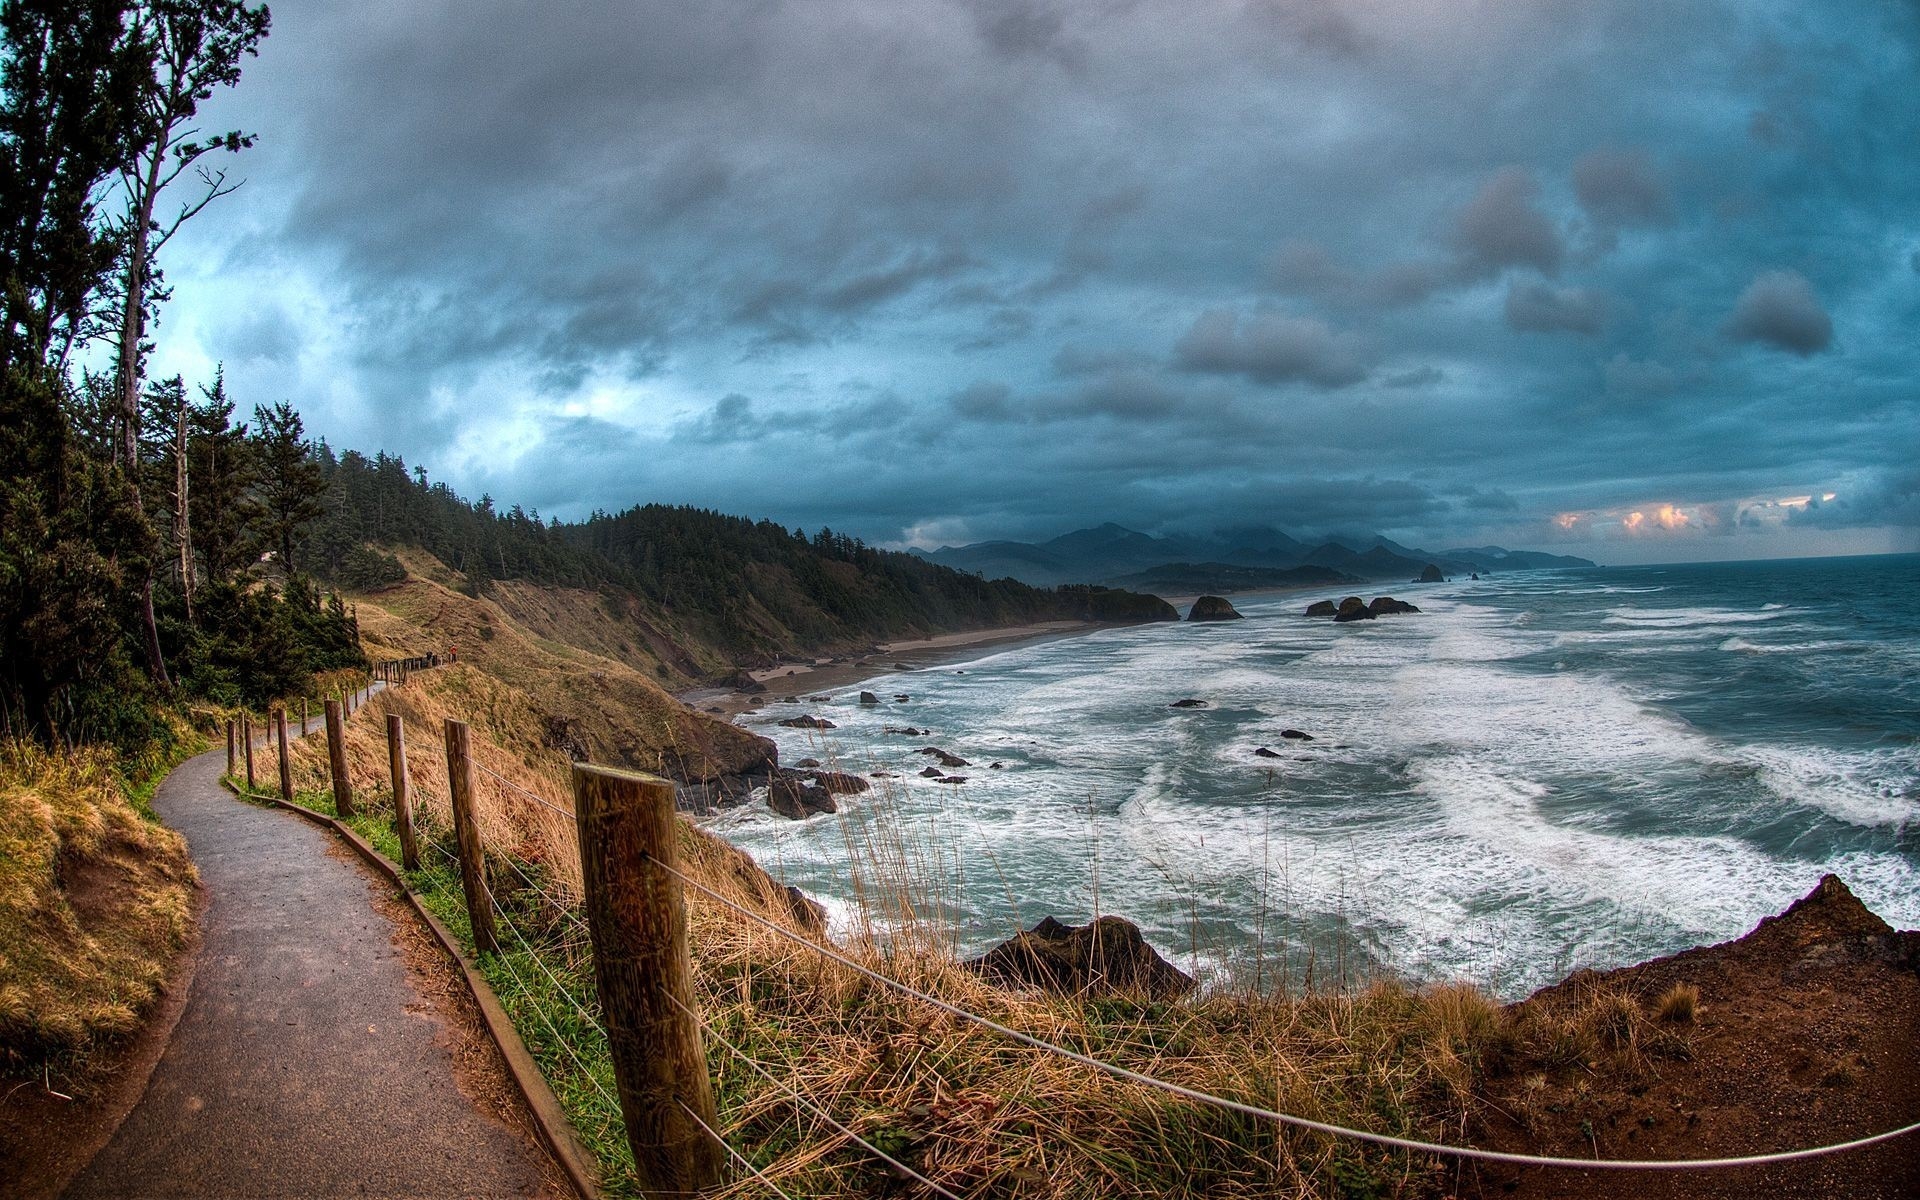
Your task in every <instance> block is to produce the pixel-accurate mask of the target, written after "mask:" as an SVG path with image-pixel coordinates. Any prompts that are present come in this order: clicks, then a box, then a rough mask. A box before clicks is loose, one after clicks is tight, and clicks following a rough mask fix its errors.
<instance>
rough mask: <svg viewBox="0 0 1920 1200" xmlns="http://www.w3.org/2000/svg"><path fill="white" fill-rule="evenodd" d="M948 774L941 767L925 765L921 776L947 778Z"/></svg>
mask: <svg viewBox="0 0 1920 1200" xmlns="http://www.w3.org/2000/svg"><path fill="white" fill-rule="evenodd" d="M946 774H947V773H946V772H945V771H942V770H941V769H940V768H939V767H924V768H922V769H921V771H920V776H921V778H923V779H944V778H946Z"/></svg>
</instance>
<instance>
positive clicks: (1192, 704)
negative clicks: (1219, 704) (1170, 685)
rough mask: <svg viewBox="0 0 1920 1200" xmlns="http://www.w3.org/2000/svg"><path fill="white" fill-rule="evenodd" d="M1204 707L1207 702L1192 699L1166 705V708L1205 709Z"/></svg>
mask: <svg viewBox="0 0 1920 1200" xmlns="http://www.w3.org/2000/svg"><path fill="white" fill-rule="evenodd" d="M1206 706H1207V702H1206V701H1205V700H1194V699H1186V700H1175V701H1174V702H1173V703H1172V704H1169V705H1167V707H1168V708H1205V707H1206Z"/></svg>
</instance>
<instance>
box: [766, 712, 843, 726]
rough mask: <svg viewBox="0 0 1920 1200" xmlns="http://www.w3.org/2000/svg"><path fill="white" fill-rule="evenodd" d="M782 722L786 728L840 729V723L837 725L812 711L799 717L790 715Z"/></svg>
mask: <svg viewBox="0 0 1920 1200" xmlns="http://www.w3.org/2000/svg"><path fill="white" fill-rule="evenodd" d="M780 724H781V726H782V727H783V728H786V729H838V728H840V727H839V726H838V725H835V724H834V723H833V722H832V721H829V720H827V719H826V718H825V717H816V716H814V715H813V714H812V713H807V714H805V715H803V716H798V717H788V718H787V719H786V720H784V721H782V722H780Z"/></svg>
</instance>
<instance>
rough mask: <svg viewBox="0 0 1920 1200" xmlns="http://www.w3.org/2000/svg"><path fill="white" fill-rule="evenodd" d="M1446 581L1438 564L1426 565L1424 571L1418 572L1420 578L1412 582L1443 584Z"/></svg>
mask: <svg viewBox="0 0 1920 1200" xmlns="http://www.w3.org/2000/svg"><path fill="white" fill-rule="evenodd" d="M1446 581H1447V577H1446V575H1445V574H1443V573H1442V572H1441V570H1440V564H1439V563H1428V564H1427V565H1426V569H1425V570H1423V571H1421V572H1420V578H1418V579H1416V580H1414V582H1415V583H1445V582H1446Z"/></svg>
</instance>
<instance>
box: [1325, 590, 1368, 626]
mask: <svg viewBox="0 0 1920 1200" xmlns="http://www.w3.org/2000/svg"><path fill="white" fill-rule="evenodd" d="M1333 619H1334V620H1336V621H1371V620H1373V613H1372V611H1371V610H1369V609H1368V608H1367V602H1366V601H1365V600H1362V599H1361V598H1360V597H1358V596H1348V597H1347V598H1346V599H1344V600H1342V601H1341V602H1340V607H1339V608H1338V609H1336V610H1335V611H1334V614H1333Z"/></svg>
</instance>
